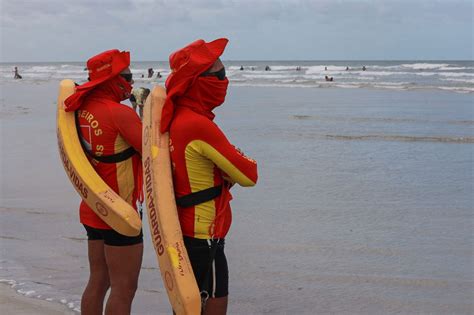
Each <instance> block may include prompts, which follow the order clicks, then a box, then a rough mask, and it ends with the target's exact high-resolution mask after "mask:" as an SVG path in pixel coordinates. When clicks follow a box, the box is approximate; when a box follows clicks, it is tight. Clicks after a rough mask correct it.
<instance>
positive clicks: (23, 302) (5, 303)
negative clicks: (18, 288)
mask: <svg viewBox="0 0 474 315" xmlns="http://www.w3.org/2000/svg"><path fill="white" fill-rule="evenodd" d="M0 312H1V313H2V314H4V315H10V314H17V315H67V314H75V313H74V312H71V311H70V310H69V309H68V308H67V306H65V305H59V304H56V303H51V302H48V301H44V300H40V299H35V298H31V297H26V296H24V295H21V294H19V293H17V292H15V290H14V289H12V288H11V287H10V286H8V285H6V284H0Z"/></svg>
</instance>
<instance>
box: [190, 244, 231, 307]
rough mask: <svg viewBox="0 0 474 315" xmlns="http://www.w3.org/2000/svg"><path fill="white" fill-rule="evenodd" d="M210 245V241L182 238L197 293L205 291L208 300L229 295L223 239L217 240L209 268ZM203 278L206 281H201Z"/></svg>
mask: <svg viewBox="0 0 474 315" xmlns="http://www.w3.org/2000/svg"><path fill="white" fill-rule="evenodd" d="M210 244H211V240H202V239H197V238H192V237H187V236H185V237H184V245H185V246H186V250H187V251H188V255H189V259H190V260H191V265H192V267H193V271H194V276H195V277H196V281H197V283H198V286H199V291H201V292H202V291H206V292H207V293H208V294H209V297H210V298H219V297H225V296H228V295H229V269H228V267H227V259H226V258H225V253H224V239H220V240H218V244H217V250H216V255H215V258H214V261H213V262H212V265H211V267H210V268H209V260H210V257H209V256H210V253H211V248H210ZM208 270H209V271H208ZM206 275H207V276H206ZM205 276H206V278H207V280H206V281H205V280H204V279H203V277H205Z"/></svg>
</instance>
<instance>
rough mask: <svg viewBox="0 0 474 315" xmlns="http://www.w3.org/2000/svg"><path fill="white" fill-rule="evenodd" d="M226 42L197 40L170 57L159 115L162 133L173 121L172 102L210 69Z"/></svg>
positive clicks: (220, 40)
mask: <svg viewBox="0 0 474 315" xmlns="http://www.w3.org/2000/svg"><path fill="white" fill-rule="evenodd" d="M228 42H229V40H228V39H227V38H219V39H216V40H214V41H212V42H209V43H206V42H205V41H204V40H202V39H198V40H196V41H194V42H192V43H191V44H189V45H187V46H185V47H183V48H181V49H179V50H177V51H175V52H174V53H172V54H171V55H170V57H169V61H170V68H171V74H170V75H169V76H168V79H167V80H166V93H167V96H166V101H165V104H164V105H163V110H162V113H161V125H160V131H161V132H162V133H164V132H166V131H167V130H168V129H169V125H170V123H171V120H172V119H173V113H174V100H175V99H176V98H177V97H179V96H181V95H183V94H184V93H185V92H186V91H187V90H188V88H189V87H190V86H191V85H192V84H193V82H194V80H195V79H196V78H197V77H198V76H199V75H200V74H201V73H203V72H205V71H206V70H208V69H209V68H210V67H212V65H213V64H214V62H216V60H217V59H218V58H219V57H220V56H221V55H222V53H223V52H224V49H225V47H226V46H227V43H228Z"/></svg>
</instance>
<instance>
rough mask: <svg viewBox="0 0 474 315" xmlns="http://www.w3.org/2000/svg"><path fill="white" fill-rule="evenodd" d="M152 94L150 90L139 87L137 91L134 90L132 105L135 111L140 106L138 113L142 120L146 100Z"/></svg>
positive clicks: (131, 99) (131, 98) (131, 97)
mask: <svg viewBox="0 0 474 315" xmlns="http://www.w3.org/2000/svg"><path fill="white" fill-rule="evenodd" d="M148 94H150V89H147V88H144V87H139V88H137V89H133V90H132V94H131V95H130V98H129V100H130V103H132V107H133V110H134V111H136V110H137V105H138V112H139V115H140V119H142V118H143V106H144V105H145V101H146V98H147V97H148Z"/></svg>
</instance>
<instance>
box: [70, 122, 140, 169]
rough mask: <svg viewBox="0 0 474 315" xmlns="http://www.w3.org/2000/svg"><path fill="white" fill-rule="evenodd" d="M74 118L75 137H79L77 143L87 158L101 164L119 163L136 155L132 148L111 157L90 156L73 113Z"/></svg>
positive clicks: (90, 153)
mask: <svg viewBox="0 0 474 315" xmlns="http://www.w3.org/2000/svg"><path fill="white" fill-rule="evenodd" d="M74 118H75V120H76V129H77V135H78V136H79V142H80V143H81V146H82V149H83V150H84V152H86V154H87V155H88V156H90V157H91V158H93V159H94V160H97V161H99V162H102V163H119V162H122V161H125V160H128V159H129V158H131V157H132V156H133V155H134V154H135V153H137V151H135V149H134V148H133V147H129V148H127V149H125V150H123V151H122V152H119V153H115V154H112V155H101V156H98V155H94V154H92V152H90V151H89V150H87V148H86V146H85V145H84V138H83V137H82V134H81V130H80V127H79V117H77V115H76V113H74Z"/></svg>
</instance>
